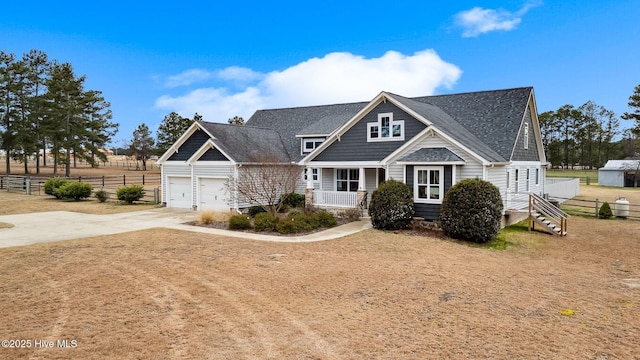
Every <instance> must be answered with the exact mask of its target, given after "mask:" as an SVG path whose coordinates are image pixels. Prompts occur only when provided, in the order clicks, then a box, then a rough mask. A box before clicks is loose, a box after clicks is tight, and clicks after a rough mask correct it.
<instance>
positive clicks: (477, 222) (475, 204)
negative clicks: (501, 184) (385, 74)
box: [440, 179, 503, 243]
mask: <svg viewBox="0 0 640 360" xmlns="http://www.w3.org/2000/svg"><path fill="white" fill-rule="evenodd" d="M502 209H503V205H502V197H501V196H500V190H499V189H498V188H497V187H496V186H495V185H493V184H492V183H490V182H488V181H484V180H479V179H467V180H462V181H460V182H458V183H457V184H455V185H454V186H453V187H451V189H449V191H448V192H447V193H446V194H445V196H444V200H443V201H442V206H441V207H440V221H441V225H442V229H443V230H444V232H445V233H446V234H447V235H449V236H451V237H452V238H455V239H461V240H467V241H473V242H477V243H485V242H487V241H490V240H491V239H493V238H494V237H495V236H496V235H497V234H498V232H499V231H500V221H501V219H502Z"/></svg>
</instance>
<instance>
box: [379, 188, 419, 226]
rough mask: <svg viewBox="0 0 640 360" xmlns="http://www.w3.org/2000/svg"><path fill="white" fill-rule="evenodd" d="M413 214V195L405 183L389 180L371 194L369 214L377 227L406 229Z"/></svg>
mask: <svg viewBox="0 0 640 360" xmlns="http://www.w3.org/2000/svg"><path fill="white" fill-rule="evenodd" d="M413 214H414V207H413V195H412V193H411V189H410V188H409V186H408V185H407V184H405V183H402V182H400V181H396V180H389V181H387V182H384V183H382V184H381V185H380V186H379V187H378V189H377V190H376V191H374V192H373V194H372V195H371V204H369V215H370V216H371V225H373V227H374V228H376V229H385V230H398V229H404V228H406V227H407V225H409V224H410V223H411V220H413Z"/></svg>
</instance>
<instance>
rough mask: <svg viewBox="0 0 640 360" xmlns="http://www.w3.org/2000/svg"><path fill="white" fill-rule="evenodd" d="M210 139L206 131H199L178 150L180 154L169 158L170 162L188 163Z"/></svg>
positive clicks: (177, 153)
mask: <svg viewBox="0 0 640 360" xmlns="http://www.w3.org/2000/svg"><path fill="white" fill-rule="evenodd" d="M209 139H210V137H209V135H207V134H206V133H205V132H204V131H202V130H200V129H198V130H196V131H195V132H194V133H193V134H191V136H190V137H189V138H188V139H187V141H185V142H184V143H183V144H182V145H181V146H180V148H178V152H175V153H173V155H171V157H169V159H168V161H187V160H189V158H190V157H191V156H193V154H195V153H196V151H198V149H200V148H201V147H202V144H204V143H205V142H206V141H207V140H209Z"/></svg>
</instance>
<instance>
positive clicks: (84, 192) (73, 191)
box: [54, 182, 93, 201]
mask: <svg viewBox="0 0 640 360" xmlns="http://www.w3.org/2000/svg"><path fill="white" fill-rule="evenodd" d="M91 191H93V187H92V186H91V184H89V183H84V182H68V183H66V184H64V185H62V186H60V187H59V188H58V189H56V190H55V191H54V193H55V194H56V197H57V198H63V199H73V200H76V201H78V200H82V199H86V198H88V197H89V196H91Z"/></svg>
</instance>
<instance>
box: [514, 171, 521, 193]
mask: <svg viewBox="0 0 640 360" xmlns="http://www.w3.org/2000/svg"><path fill="white" fill-rule="evenodd" d="M519 173H520V170H518V169H516V170H515V179H514V181H513V186H514V187H515V190H516V192H519V191H520V188H519V187H518V185H519V184H520V182H519V181H518V180H519V179H518V175H519Z"/></svg>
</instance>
